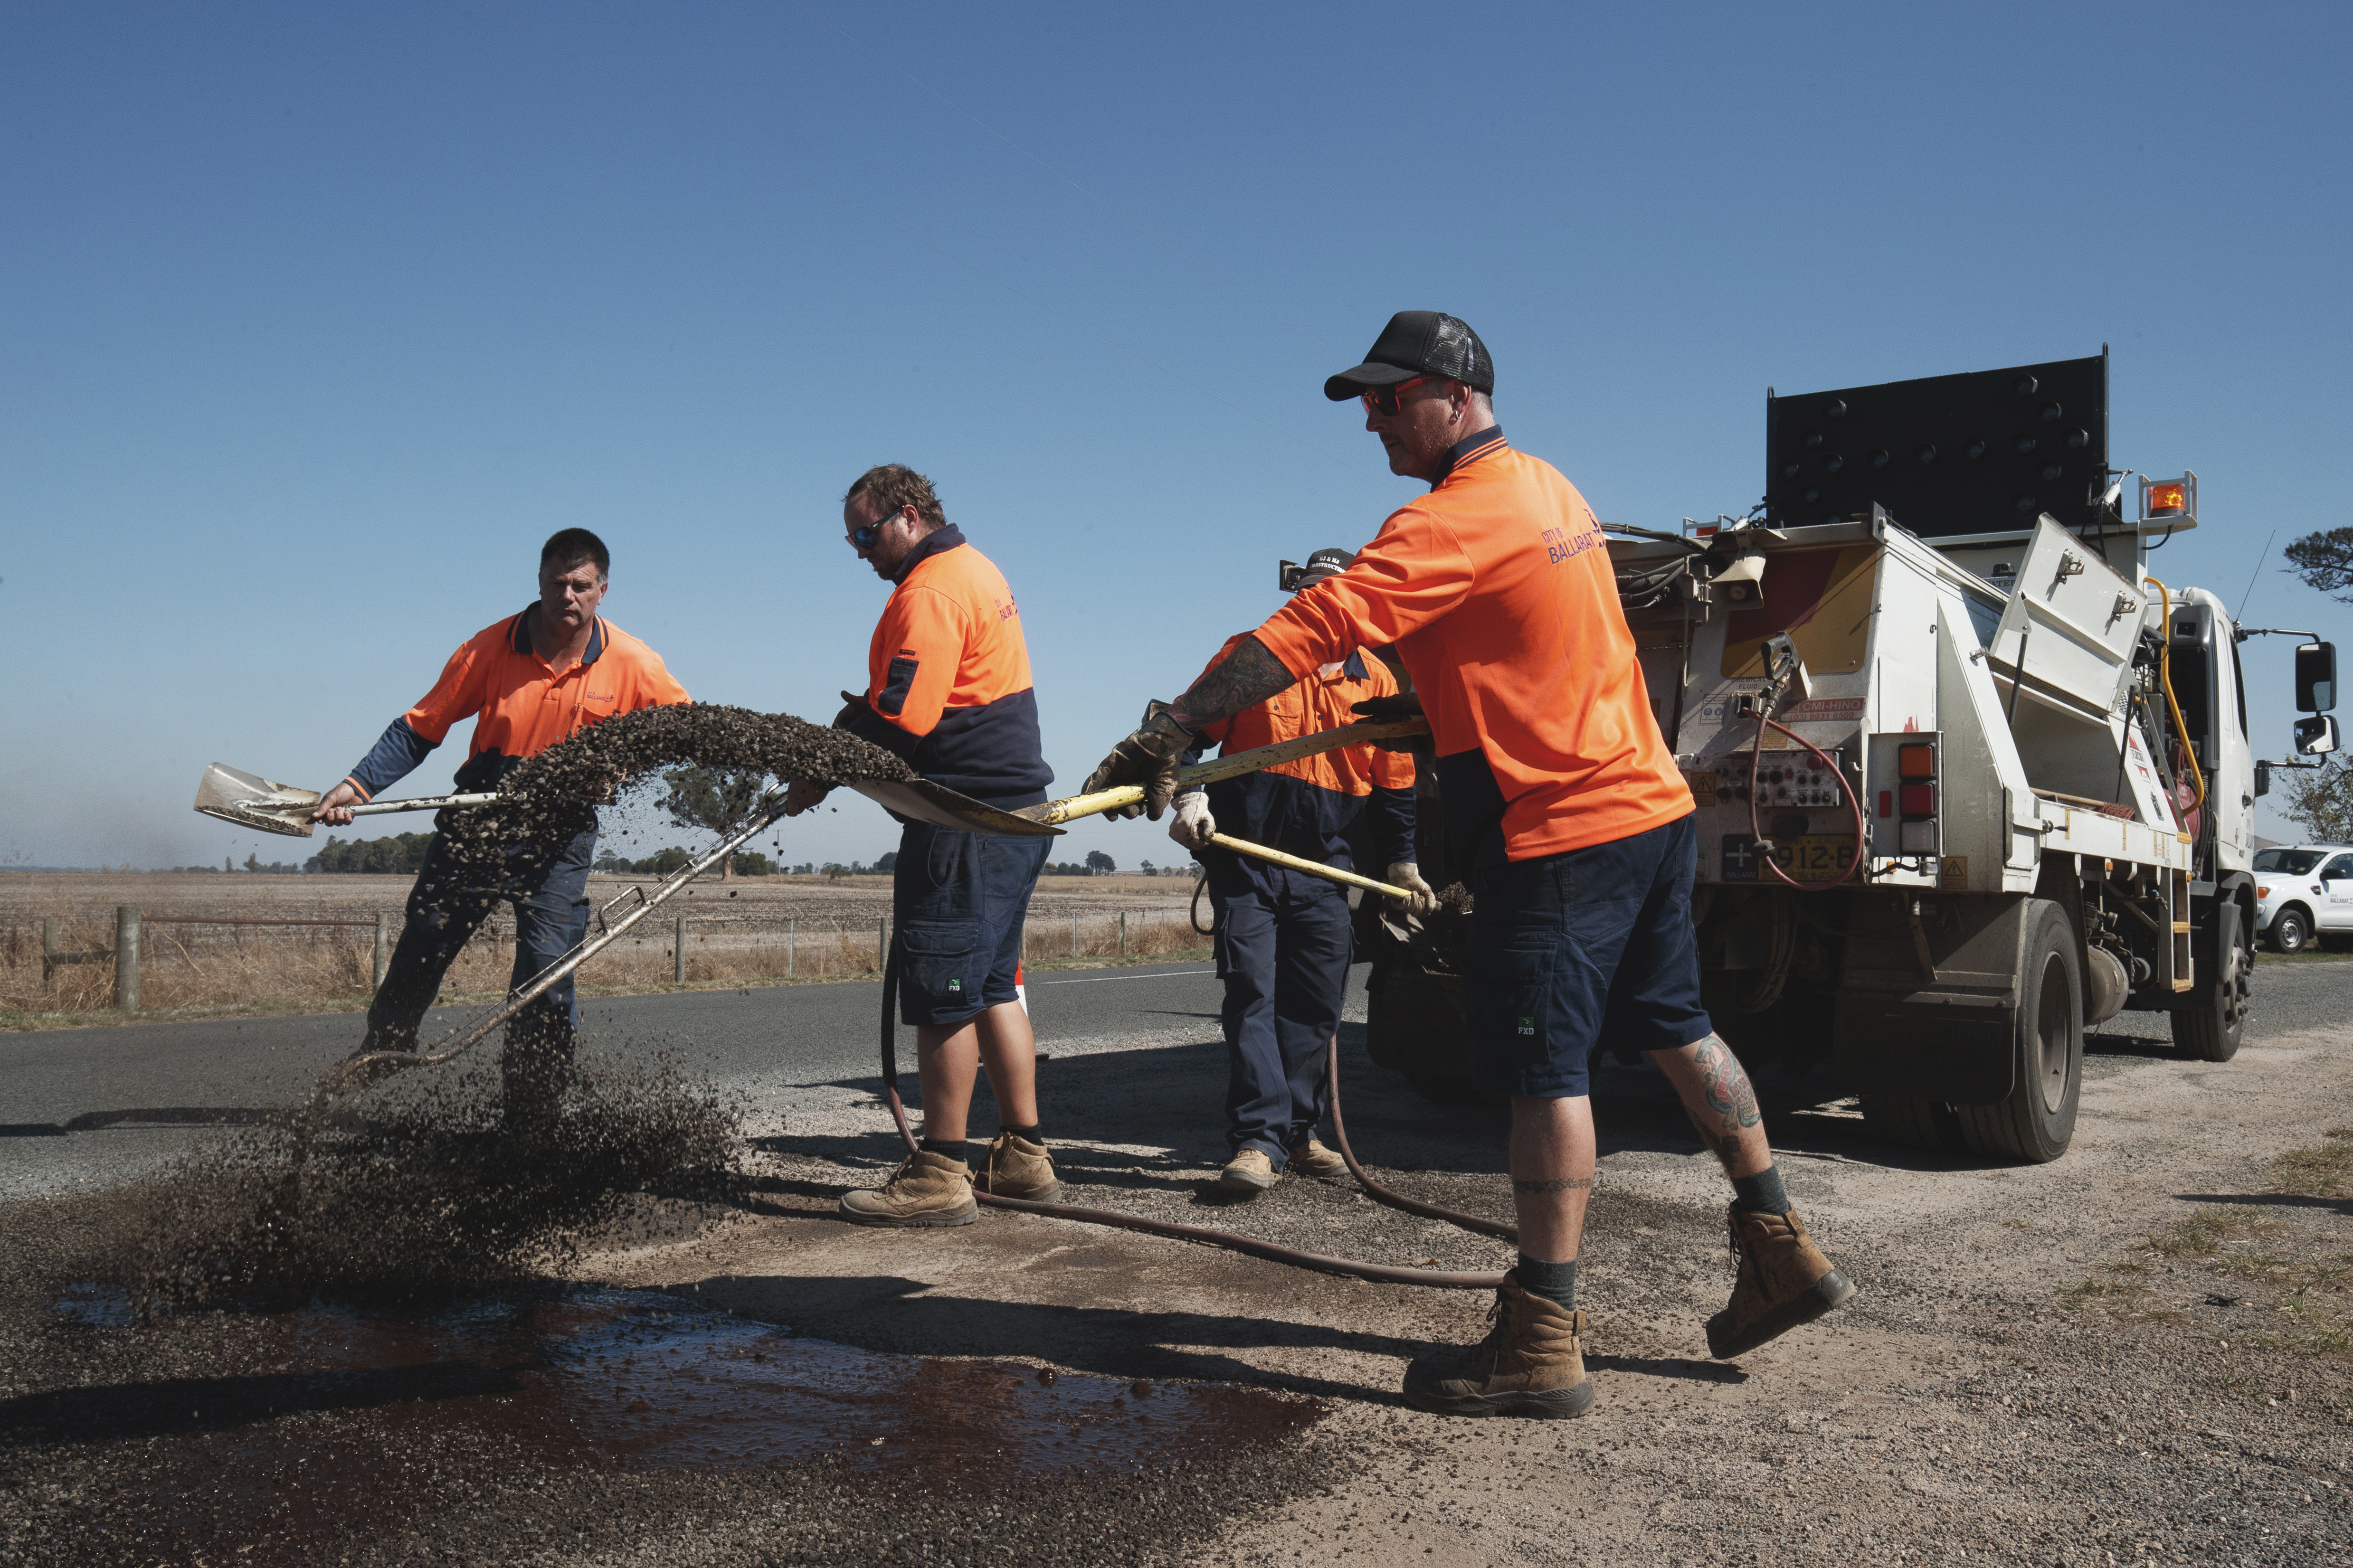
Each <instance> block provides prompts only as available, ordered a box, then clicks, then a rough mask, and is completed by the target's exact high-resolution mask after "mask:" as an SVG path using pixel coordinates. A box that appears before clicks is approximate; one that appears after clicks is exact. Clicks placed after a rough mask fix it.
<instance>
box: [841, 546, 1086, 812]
mask: <svg viewBox="0 0 2353 1568" xmlns="http://www.w3.org/2000/svg"><path fill="white" fill-rule="evenodd" d="M844 718H845V719H846V720H847V722H846V723H844V724H843V727H844V728H846V729H848V730H849V731H851V732H852V733H853V734H858V735H862V736H864V737H865V738H866V739H867V740H870V741H872V742H875V743H876V744H878V745H881V746H884V747H887V748H888V749H889V750H891V751H892V752H896V753H898V754H899V755H900V756H902V757H903V758H905V759H906V761H907V763H908V765H909V766H910V767H913V769H914V770H915V771H916V772H917V773H921V774H923V777H925V778H927V779H930V780H931V781H933V782H934V784H945V785H946V786H947V787H948V788H950V789H952V790H955V791H956V792H958V793H959V794H963V795H971V796H972V797H973V798H974V799H976V800H981V801H986V802H987V803H988V804H989V805H997V806H1006V807H1015V806H1023V805H1038V804H1039V803H1040V802H1042V801H1043V800H1044V799H1045V798H1046V786H1047V785H1048V784H1052V783H1053V782H1054V770H1053V769H1051V768H1050V767H1048V766H1047V765H1046V753H1045V748H1044V745H1043V743H1042V742H1040V740H1039V731H1038V695H1037V693H1036V692H1035V691H1034V690H1032V689H1031V688H1030V683H1029V644H1028V643H1027V642H1025V641H1024V640H1023V639H1022V636H1021V614H1020V611H1019V610H1018V608H1017V607H1016V606H1015V605H1014V603H1013V590H1012V589H1011V588H1010V587H1008V586H1007V585H1006V582H1005V574H1003V573H1002V572H999V571H998V570H997V566H996V563H993V562H991V561H990V560H989V559H988V557H987V556H986V555H983V554H982V553H981V552H979V551H977V550H975V549H974V548H973V547H972V546H971V545H970V544H968V543H966V542H965V537H964V534H963V533H962V531H959V530H958V529H957V528H956V527H955V525H954V524H953V523H951V524H949V525H947V526H946V527H944V528H938V529H934V530H933V531H931V532H930V533H927V534H925V535H924V536H923V542H921V543H919V544H917V545H916V546H915V548H914V550H913V552H911V553H910V554H909V555H908V557H907V559H906V561H905V562H904V563H902V565H901V566H900V568H899V576H898V586H897V587H895V588H893V589H892V593H891V602H890V603H889V604H887V605H883V606H882V618H881V620H880V621H878V622H877V623H875V626H874V637H873V640H872V641H871V642H870V643H869V644H868V645H867V649H866V692H865V697H864V699H863V700H862V702H861V703H858V704H853V705H852V706H851V708H850V709H849V710H845V714H844ZM837 722H840V721H837Z"/></svg>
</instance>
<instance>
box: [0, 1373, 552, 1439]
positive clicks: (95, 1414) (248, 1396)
mask: <svg viewBox="0 0 2353 1568" xmlns="http://www.w3.org/2000/svg"><path fill="white" fill-rule="evenodd" d="M517 1371H518V1369H516V1368H512V1367H505V1368H500V1367H487V1366H483V1365H481V1364H480V1363H476V1362H470V1361H452V1362H426V1363H417V1364H415V1365H410V1366H391V1367H362V1368H353V1369H338V1370H333V1371H324V1372H322V1371H309V1372H281V1373H240V1374H234V1375H229V1376H223V1377H167V1378H156V1379H153V1380H150V1381H146V1382H138V1383H121V1384H95V1385H79V1384H78V1385H76V1386H75V1387H72V1388H61V1389H53V1390H49V1391H47V1392H44V1393H39V1394H20V1395H18V1396H17V1397H16V1398H14V1399H5V1400H0V1450H5V1449H7V1448H13V1447H33V1446H36V1445H49V1444H57V1443H104V1442H111V1441H115V1440H118V1439H122V1438H133V1439H136V1438H152V1437H170V1436H181V1435H185V1434H189V1433H203V1432H230V1431H235V1430H237V1429H238V1428H240V1427H246V1426H259V1425H260V1424H262V1423H264V1422H268V1421H271V1420H274V1419H276V1418H278V1417H280V1416H282V1415H301V1414H306V1413H309V1412H313V1411H331V1410H375V1409H378V1408H381V1407H383V1406H385V1405H408V1404H413V1403H416V1402H418V1401H425V1400H441V1399H459V1398H466V1397H470V1396H476V1395H481V1394H513V1393H515V1392H516V1391H517V1390H518V1389H519V1388H520V1387H521V1384H520V1383H519V1382H518V1380H517V1376H516V1373H517Z"/></svg>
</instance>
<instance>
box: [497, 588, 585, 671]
mask: <svg viewBox="0 0 2353 1568" xmlns="http://www.w3.org/2000/svg"><path fill="white" fill-rule="evenodd" d="M537 608H539V604H538V601H536V600H533V602H532V603H530V604H528V605H524V606H523V607H522V615H519V616H516V617H515V618H514V621H513V624H512V629H511V632H510V635H509V637H508V646H509V647H512V648H513V649H514V650H515V652H517V653H535V652H536V651H537V650H536V649H535V648H533V647H532V646H531V613H532V611H533V610H535V609H537ZM604 657H605V617H604V616H596V617H595V618H594V619H593V620H591V621H590V622H589V623H588V651H587V652H586V653H584V654H582V655H581V656H580V662H581V663H583V664H594V663H596V661H597V660H598V659H600V658H604Z"/></svg>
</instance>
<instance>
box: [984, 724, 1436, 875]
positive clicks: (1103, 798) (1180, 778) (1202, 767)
mask: <svg viewBox="0 0 2353 1568" xmlns="http://www.w3.org/2000/svg"><path fill="white" fill-rule="evenodd" d="M1428 733H1430V723H1429V721H1427V720H1422V719H1385V720H1381V721H1377V722H1375V721H1365V722H1362V723H1356V724H1343V725H1341V726H1340V728H1338V729H1336V730H1324V731H1318V732H1317V733H1315V734H1313V735H1302V736H1300V737H1299V739H1297V740H1296V741H1284V742H1280V743H1278V744H1276V745H1271V746H1261V747H1260V748H1259V749H1258V750H1256V751H1254V752H1235V753H1234V754H1233V755H1232V756H1229V757H1217V758H1213V759H1212V760H1210V761H1208V762H1206V763H1195V764H1193V766H1191V767H1189V768H1179V769H1177V770H1176V783H1177V784H1178V785H1179V786H1180V787H1181V786H1184V785H1187V784H1215V783H1217V782H1218V781H1219V779H1230V778H1239V777H1240V776H1241V775H1242V774H1244V773H1256V772H1258V770H1259V769H1261V768H1271V767H1272V766H1274V765H1275V764H1276V763H1293V762H1297V761H1298V760H1299V759H1300V758H1302V757H1312V756H1314V755H1316V754H1318V753H1319V752H1331V751H1337V750H1338V749H1339V748H1340V747H1342V746H1361V745H1363V744H1365V743H1366V742H1369V741H1388V740H1394V739H1396V738H1397V737H1398V736H1400V735H1427V734H1428ZM1143 798H1144V786H1143V785H1142V784H1122V785H1120V786H1119V787H1118V788H1117V789H1106V790H1098V791H1096V792H1095V793H1094V794H1092V795H1070V796H1066V797H1065V798H1063V799H1061V800H1050V801H1048V802H1047V803H1046V804H1045V805H1025V806H1023V807H1022V808H1021V809H1020V810H1018V811H1017V812H1015V813H1014V814H1013V815H1014V816H1026V817H1028V818H1029V820H1030V821H1032V822H1042V823H1045V824H1047V825H1048V826H1053V825H1055V824H1058V823H1063V822H1076V821H1077V820H1078V819H1079V818H1080V817H1082V816H1094V815H1095V814H1096V813H1097V812H1099V811H1116V810H1118V809H1119V808H1120V807H1121V806H1123V805H1135V804H1136V803H1137V802H1138V801H1141V800H1142V799H1143ZM1270 853H1271V851H1270Z"/></svg>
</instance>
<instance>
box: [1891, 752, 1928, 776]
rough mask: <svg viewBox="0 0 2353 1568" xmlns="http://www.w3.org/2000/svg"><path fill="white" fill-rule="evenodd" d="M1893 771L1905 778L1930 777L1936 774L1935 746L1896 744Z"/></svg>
mask: <svg viewBox="0 0 2353 1568" xmlns="http://www.w3.org/2000/svg"><path fill="white" fill-rule="evenodd" d="M1895 771H1896V773H1898V774H1899V775H1900V776H1902V777H1904V778H1907V779H1932V778H1935V777H1936V747H1934V746H1898V747H1896V748H1895Z"/></svg>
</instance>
